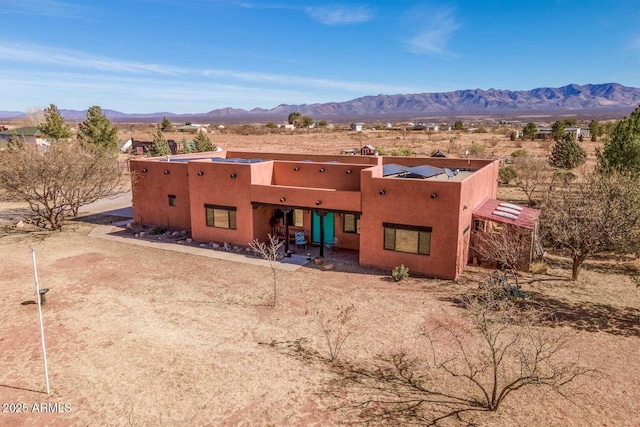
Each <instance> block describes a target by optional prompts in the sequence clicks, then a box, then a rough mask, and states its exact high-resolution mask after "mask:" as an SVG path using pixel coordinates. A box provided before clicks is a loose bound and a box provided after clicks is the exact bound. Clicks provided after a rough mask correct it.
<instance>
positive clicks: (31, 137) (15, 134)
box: [0, 126, 49, 148]
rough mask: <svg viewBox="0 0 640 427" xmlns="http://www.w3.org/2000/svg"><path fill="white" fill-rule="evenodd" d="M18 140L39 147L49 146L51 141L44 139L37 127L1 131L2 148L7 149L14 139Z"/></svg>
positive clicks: (0, 143)
mask: <svg viewBox="0 0 640 427" xmlns="http://www.w3.org/2000/svg"><path fill="white" fill-rule="evenodd" d="M16 138H17V139H18V141H23V142H25V143H27V144H35V145H37V146H43V145H49V141H48V140H47V139H46V138H45V137H44V134H43V133H42V132H40V129H38V128H37V127H33V126H29V127H20V128H15V129H11V130H3V131H0V148H6V147H7V145H9V142H10V141H11V140H12V139H16Z"/></svg>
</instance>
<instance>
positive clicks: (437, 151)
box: [430, 150, 449, 157]
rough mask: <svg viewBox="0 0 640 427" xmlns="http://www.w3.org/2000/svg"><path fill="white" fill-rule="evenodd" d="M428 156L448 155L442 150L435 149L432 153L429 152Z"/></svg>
mask: <svg viewBox="0 0 640 427" xmlns="http://www.w3.org/2000/svg"><path fill="white" fill-rule="evenodd" d="M430 157H449V156H447V153H445V152H444V151H440V150H436V151H434V152H433V153H431V156H430Z"/></svg>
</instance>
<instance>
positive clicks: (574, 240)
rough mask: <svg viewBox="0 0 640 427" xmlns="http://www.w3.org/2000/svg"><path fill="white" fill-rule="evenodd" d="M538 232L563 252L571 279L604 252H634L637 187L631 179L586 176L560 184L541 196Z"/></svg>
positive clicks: (638, 227)
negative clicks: (567, 256)
mask: <svg viewBox="0 0 640 427" xmlns="http://www.w3.org/2000/svg"><path fill="white" fill-rule="evenodd" d="M541 224H542V229H543V232H544V233H545V235H546V237H547V239H548V240H549V241H550V242H551V243H552V244H554V245H555V246H558V247H561V248H564V249H566V250H568V251H569V254H570V256H571V259H572V261H573V266H572V272H571V280H577V279H578V275H579V273H580V267H581V266H582V263H583V262H584V261H585V260H586V259H587V258H588V257H589V256H591V255H593V254H597V253H599V252H604V251H615V252H622V253H629V252H635V253H638V251H639V249H640V244H639V243H638V242H640V185H638V179H637V177H634V176H633V175H632V174H624V173H618V172H614V173H611V174H601V173H597V172H590V173H587V174H586V176H585V178H584V179H583V180H577V179H574V180H565V181H563V182H561V183H560V184H559V185H556V186H554V187H553V189H552V190H550V191H549V193H548V194H547V196H546V198H545V201H544V205H543V209H542V216H541Z"/></svg>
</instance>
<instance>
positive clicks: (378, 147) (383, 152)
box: [374, 145, 387, 156]
mask: <svg viewBox="0 0 640 427" xmlns="http://www.w3.org/2000/svg"><path fill="white" fill-rule="evenodd" d="M374 148H375V149H376V151H377V152H378V154H380V155H381V156H385V155H386V154H387V152H386V151H384V148H382V147H381V146H379V145H374Z"/></svg>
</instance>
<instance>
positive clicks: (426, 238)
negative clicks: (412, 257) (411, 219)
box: [382, 222, 431, 255]
mask: <svg viewBox="0 0 640 427" xmlns="http://www.w3.org/2000/svg"><path fill="white" fill-rule="evenodd" d="M382 226H383V227H384V248H385V249H387V250H390V251H397V252H407V253H411V254H421V255H430V254H431V227H417V226H412V225H401V224H389V223H386V222H385V223H383V224H382Z"/></svg>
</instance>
